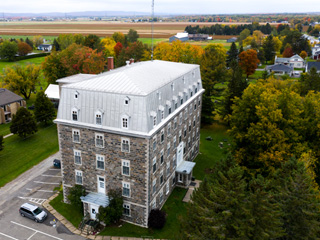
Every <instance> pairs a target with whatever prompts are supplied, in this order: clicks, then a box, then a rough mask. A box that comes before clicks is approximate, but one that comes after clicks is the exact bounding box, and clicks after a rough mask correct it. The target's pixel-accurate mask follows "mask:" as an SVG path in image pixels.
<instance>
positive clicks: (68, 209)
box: [50, 192, 83, 228]
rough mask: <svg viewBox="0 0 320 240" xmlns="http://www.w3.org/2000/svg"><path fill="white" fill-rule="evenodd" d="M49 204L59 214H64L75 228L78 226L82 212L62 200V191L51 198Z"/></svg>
mask: <svg viewBox="0 0 320 240" xmlns="http://www.w3.org/2000/svg"><path fill="white" fill-rule="evenodd" d="M50 205H51V206H52V207H53V208H54V209H55V210H56V211H57V212H59V213H60V214H62V215H63V216H65V217H66V218H67V219H68V221H69V222H71V223H72V224H73V226H75V227H76V228H77V227H78V226H79V224H80V222H81V220H82V217H83V214H82V212H80V211H79V209H77V208H75V207H74V206H73V205H71V204H67V203H64V202H63V194H62V192H61V193H60V194H59V195H58V196H57V197H56V198H55V199H53V200H51V201H50Z"/></svg>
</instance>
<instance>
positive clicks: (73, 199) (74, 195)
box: [67, 185, 86, 212]
mask: <svg viewBox="0 0 320 240" xmlns="http://www.w3.org/2000/svg"><path fill="white" fill-rule="evenodd" d="M85 195H86V190H85V188H84V187H83V186H81V185H75V186H74V187H72V188H70V191H69V195H68V197H67V198H68V200H69V201H70V203H71V204H72V205H73V206H75V207H77V209H79V210H81V212H83V204H82V202H81V199H80V197H81V196H85Z"/></svg>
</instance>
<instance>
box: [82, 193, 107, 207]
mask: <svg viewBox="0 0 320 240" xmlns="http://www.w3.org/2000/svg"><path fill="white" fill-rule="evenodd" d="M80 199H81V201H82V202H86V203H91V204H95V205H98V206H102V207H107V206H108V205H109V203H110V202H109V197H108V196H107V195H105V194H103V193H97V192H91V193H89V194H88V195H87V196H82V197H80Z"/></svg>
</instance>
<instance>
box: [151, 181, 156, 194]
mask: <svg viewBox="0 0 320 240" xmlns="http://www.w3.org/2000/svg"><path fill="white" fill-rule="evenodd" d="M156 192H157V179H156V178H155V179H153V181H152V194H155V193H156Z"/></svg>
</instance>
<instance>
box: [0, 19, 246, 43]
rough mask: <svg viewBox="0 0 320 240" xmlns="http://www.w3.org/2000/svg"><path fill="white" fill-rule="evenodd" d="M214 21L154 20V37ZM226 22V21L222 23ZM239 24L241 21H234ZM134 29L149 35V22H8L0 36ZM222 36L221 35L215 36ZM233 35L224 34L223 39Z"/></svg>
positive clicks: (106, 33) (103, 33)
mask: <svg viewBox="0 0 320 240" xmlns="http://www.w3.org/2000/svg"><path fill="white" fill-rule="evenodd" d="M214 24H216V23H193V22H156V23H154V37H155V38H169V37H170V36H172V35H175V34H176V33H177V32H183V31H184V29H185V27H186V26H188V25H200V26H211V25H214ZM224 24H226V23H224ZM234 24H241V23H234ZM131 28H132V29H135V30H136V31H137V32H138V33H139V35H140V37H142V38H150V37H151V23H125V22H45V23H44V22H34V23H33V22H9V23H3V24H1V25H0V36H2V35H13V36H21V35H22V36H28V35H43V36H58V35H59V34H61V33H81V34H84V35H87V34H96V35H98V36H100V37H106V36H111V35H112V34H113V33H114V32H118V31H119V32H123V33H125V34H126V33H128V31H129V29H131ZM216 37H219V38H220V37H223V36H215V38H216ZM230 37H233V36H224V37H223V38H224V39H227V38H230Z"/></svg>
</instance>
